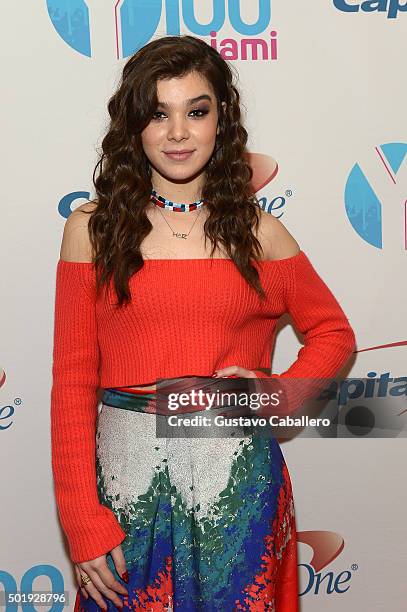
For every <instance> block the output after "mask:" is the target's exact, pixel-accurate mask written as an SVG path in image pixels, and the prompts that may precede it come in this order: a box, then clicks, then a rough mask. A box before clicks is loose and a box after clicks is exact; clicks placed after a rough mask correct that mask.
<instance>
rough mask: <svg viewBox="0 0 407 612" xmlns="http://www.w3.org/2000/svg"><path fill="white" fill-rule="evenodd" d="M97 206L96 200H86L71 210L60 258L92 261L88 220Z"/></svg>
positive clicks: (65, 227) (65, 226) (65, 228)
mask: <svg viewBox="0 0 407 612" xmlns="http://www.w3.org/2000/svg"><path fill="white" fill-rule="evenodd" d="M96 206H97V204H96V202H86V203H85V204H81V206H78V207H77V208H76V209H75V210H74V211H72V212H71V214H70V215H69V217H68V218H67V220H66V221H65V225H64V232H63V236H62V242H61V250H60V259H63V260H64V261H76V262H91V261H92V248H91V243H90V238H89V231H88V222H89V218H90V216H91V214H90V213H92V212H94V210H95V209H96Z"/></svg>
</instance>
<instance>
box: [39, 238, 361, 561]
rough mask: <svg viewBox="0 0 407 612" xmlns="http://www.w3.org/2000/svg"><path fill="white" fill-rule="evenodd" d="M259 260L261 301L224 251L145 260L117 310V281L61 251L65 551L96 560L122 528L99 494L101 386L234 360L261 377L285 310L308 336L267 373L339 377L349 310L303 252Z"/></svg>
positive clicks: (56, 428) (59, 425) (58, 314)
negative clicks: (105, 282)
mask: <svg viewBox="0 0 407 612" xmlns="http://www.w3.org/2000/svg"><path fill="white" fill-rule="evenodd" d="M254 265H256V266H257V267H258V270H259V274H260V280H261V283H262V286H263V288H264V290H265V292H266V294H267V299H266V300H265V301H262V300H261V299H260V298H259V296H258V295H257V293H256V292H255V291H254V289H252V288H251V287H250V286H249V285H248V283H247V282H246V280H245V279H244V278H243V276H242V275H241V274H240V272H239V270H238V269H237V268H236V266H235V265H234V263H233V261H231V260H230V259H175V260H166V259H152V260H145V263H144V266H143V268H142V269H141V270H140V271H139V272H137V273H135V274H134V275H133V276H132V277H131V279H130V283H129V287H130V292H131V298H132V300H131V303H130V304H128V305H126V306H124V307H123V308H118V309H117V308H116V307H115V305H114V304H115V301H116V295H115V293H114V290H113V286H112V284H110V286H109V288H108V292H107V295H105V293H104V291H102V292H101V294H100V296H99V297H98V298H97V299H96V291H95V289H96V287H95V270H94V266H93V264H92V263H86V262H67V261H64V260H61V259H60V260H59V261H58V264H57V269H56V291H55V317H54V345H53V366H52V379H53V380H52V389H51V452H52V471H53V477H54V486H55V497H56V503H57V507H58V511H59V516H60V520H61V525H62V528H63V530H64V532H65V534H66V536H67V539H68V544H69V547H70V556H71V559H72V561H74V562H81V561H88V560H91V559H94V558H96V557H98V556H100V555H102V554H104V553H107V552H109V551H110V550H111V549H112V548H114V547H115V546H117V545H118V544H120V543H121V542H122V541H123V540H124V538H125V532H124V531H123V529H122V528H121V526H120V524H119V523H118V521H117V519H116V517H115V515H114V514H113V512H112V511H111V510H110V509H109V508H107V507H106V506H103V505H102V504H101V503H100V501H99V498H98V494H97V486H96V473H95V448H96V444H95V429H96V418H97V414H98V399H97V391H98V388H99V387H101V388H106V387H122V386H130V385H142V384H146V383H153V384H154V382H155V381H156V380H157V379H158V378H172V377H179V376H183V375H197V376H212V374H213V373H214V371H215V370H217V369H221V368H224V367H227V366H230V365H239V366H241V367H244V368H247V369H249V370H256V373H257V375H258V376H267V375H265V374H264V373H262V372H260V371H259V368H264V369H266V370H269V371H270V357H271V351H272V347H273V343H274V334H275V327H276V323H277V320H278V319H279V317H280V316H281V315H282V314H283V313H285V312H288V313H289V314H290V315H291V317H292V319H293V323H294V327H295V328H296V329H297V330H298V331H300V332H301V333H302V334H304V346H303V347H301V349H300V350H299V352H298V355H297V359H296V361H294V363H293V364H292V365H291V366H290V367H289V368H288V370H286V371H285V372H283V373H282V374H280V375H278V374H271V376H273V377H278V378H290V377H304V378H305V377H308V378H320V377H321V378H322V377H331V376H335V375H336V374H337V372H338V371H339V369H340V368H341V367H342V365H343V364H344V363H345V362H346V361H347V360H348V358H349V357H350V355H351V353H352V352H353V351H354V348H355V335H354V332H353V330H352V328H351V326H350V324H349V321H348V319H347V317H346V315H345V313H344V312H343V310H342V308H341V307H340V305H339V304H338V302H337V300H336V298H335V297H334V295H333V294H332V292H331V291H330V289H329V288H328V287H327V285H326V284H325V283H324V281H323V280H322V279H321V277H320V276H319V275H318V274H317V272H316V270H315V269H314V267H313V266H312V264H311V262H310V260H309V259H308V257H307V255H306V254H305V253H304V251H302V250H301V251H299V252H298V253H297V254H296V255H294V256H292V257H289V258H286V259H281V260H268V261H263V262H260V263H254Z"/></svg>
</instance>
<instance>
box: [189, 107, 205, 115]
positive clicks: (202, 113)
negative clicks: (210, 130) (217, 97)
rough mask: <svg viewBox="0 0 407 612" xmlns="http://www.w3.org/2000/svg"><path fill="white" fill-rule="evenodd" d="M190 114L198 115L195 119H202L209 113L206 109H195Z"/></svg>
mask: <svg viewBox="0 0 407 612" xmlns="http://www.w3.org/2000/svg"><path fill="white" fill-rule="evenodd" d="M191 113H200V114H199V115H195V117H204V116H205V115H207V114H208V113H209V111H208V110H207V109H206V108H196V109H195V110H193V111H191Z"/></svg>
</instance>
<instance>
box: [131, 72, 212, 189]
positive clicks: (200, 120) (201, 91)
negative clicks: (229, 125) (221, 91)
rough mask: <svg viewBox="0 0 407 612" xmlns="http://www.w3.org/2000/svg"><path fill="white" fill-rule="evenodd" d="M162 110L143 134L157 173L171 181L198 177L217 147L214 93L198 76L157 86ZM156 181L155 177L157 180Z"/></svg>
mask: <svg viewBox="0 0 407 612" xmlns="http://www.w3.org/2000/svg"><path fill="white" fill-rule="evenodd" d="M157 98H158V102H159V104H158V106H157V109H156V111H155V113H154V116H153V118H152V119H151V121H150V123H149V124H148V125H147V127H146V128H145V129H144V130H143V131H142V133H141V139H142V144H143V149H144V152H145V154H146V156H147V157H148V159H149V162H150V164H151V166H152V167H153V172H154V170H155V171H156V172H158V173H159V174H161V175H162V176H163V177H164V178H166V179H167V180H170V181H174V182H176V181H180V182H183V181H188V180H189V179H192V178H195V177H197V176H198V175H199V174H200V173H201V172H202V170H203V168H204V166H205V165H206V163H207V162H208V161H209V159H210V158H211V155H212V153H213V150H214V147H215V139H216V134H217V125H218V111H217V104H216V98H215V95H214V92H213V90H212V87H211V85H210V84H209V83H208V81H207V80H206V79H205V78H204V77H203V76H201V75H200V74H199V73H197V72H191V73H189V74H187V75H185V76H183V77H179V78H170V79H163V80H159V81H158V82H157ZM153 178H154V177H153Z"/></svg>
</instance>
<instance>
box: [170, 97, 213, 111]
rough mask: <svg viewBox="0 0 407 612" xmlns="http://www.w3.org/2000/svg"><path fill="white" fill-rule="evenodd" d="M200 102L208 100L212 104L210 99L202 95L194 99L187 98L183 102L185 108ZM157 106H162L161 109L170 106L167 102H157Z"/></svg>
mask: <svg viewBox="0 0 407 612" xmlns="http://www.w3.org/2000/svg"><path fill="white" fill-rule="evenodd" d="M200 100H208V101H209V102H212V98H211V97H210V96H209V95H208V94H202V95H201V96H197V97H196V98H188V99H187V100H185V106H190V105H191V104H196V103H197V102H199V101H200ZM158 106H162V107H163V108H169V107H170V106H171V104H168V103H167V102H158Z"/></svg>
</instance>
